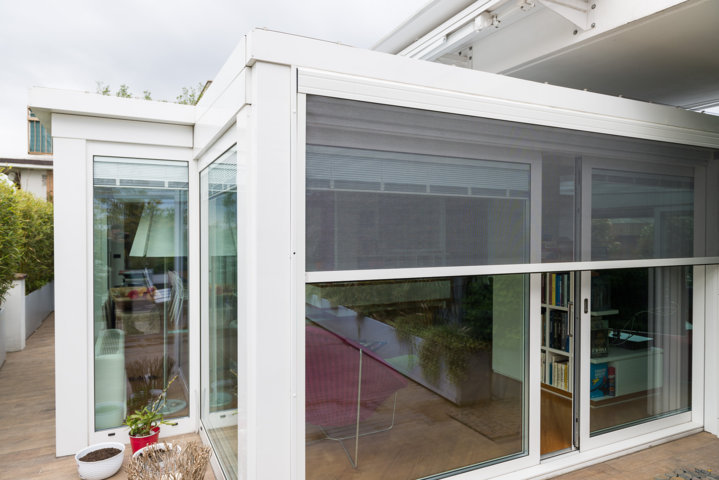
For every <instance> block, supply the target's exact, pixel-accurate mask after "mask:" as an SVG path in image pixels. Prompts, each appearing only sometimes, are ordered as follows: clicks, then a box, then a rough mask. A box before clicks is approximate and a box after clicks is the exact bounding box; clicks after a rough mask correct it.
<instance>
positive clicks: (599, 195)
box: [592, 169, 694, 260]
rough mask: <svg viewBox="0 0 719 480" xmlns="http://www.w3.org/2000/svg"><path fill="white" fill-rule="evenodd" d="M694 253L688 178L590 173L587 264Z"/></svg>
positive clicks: (691, 183) (691, 188) (691, 187)
mask: <svg viewBox="0 0 719 480" xmlns="http://www.w3.org/2000/svg"><path fill="white" fill-rule="evenodd" d="M693 254H694V179H693V178H691V177H681V176H674V175H657V174H653V173H639V172H627V171H617V170H602V169H593V170H592V260H625V259H635V258H671V257H691V256H692V255H693Z"/></svg>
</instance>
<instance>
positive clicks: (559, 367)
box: [551, 357, 569, 391]
mask: <svg viewBox="0 0 719 480" xmlns="http://www.w3.org/2000/svg"><path fill="white" fill-rule="evenodd" d="M552 371H553V372H554V373H553V375H552V382H551V385H552V386H553V387H557V388H561V389H562V390H566V391H569V359H568V358H561V357H555V358H554V361H553V362H552Z"/></svg>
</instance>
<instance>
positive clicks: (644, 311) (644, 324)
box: [590, 267, 692, 435]
mask: <svg viewBox="0 0 719 480" xmlns="http://www.w3.org/2000/svg"><path fill="white" fill-rule="evenodd" d="M591 285H592V298H591V305H592V321H591V365H590V369H591V375H590V377H591V387H590V388H591V393H590V400H591V409H590V430H591V434H592V435H597V434H600V433H603V432H606V431H611V430H616V429H618V428H622V427H625V426H629V425H635V424H637V423H642V422H646V421H648V420H652V419H655V418H659V417H663V416H667V415H671V414H675V413H680V412H685V411H688V410H689V409H690V407H691V382H692V378H691V356H692V354H691V350H692V267H658V268H649V269H623V270H603V271H595V272H592V284H591Z"/></svg>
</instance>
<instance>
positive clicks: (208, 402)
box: [200, 149, 238, 479]
mask: <svg viewBox="0 0 719 480" xmlns="http://www.w3.org/2000/svg"><path fill="white" fill-rule="evenodd" d="M200 199H201V212H202V215H201V226H200V228H201V230H202V240H203V243H204V244H203V245H202V272H203V277H204V278H203V282H202V283H203V295H205V296H206V301H203V308H202V322H203V332H207V335H206V338H203V342H202V348H203V349H205V352H203V355H202V359H203V362H206V364H205V365H203V366H202V391H203V396H202V413H201V420H202V423H203V425H204V426H205V430H206V432H207V435H208V436H209V438H210V442H211V443H212V446H213V449H214V451H215V453H216V455H217V458H218V460H219V462H220V465H221V467H222V470H223V472H224V474H225V477H226V478H231V479H236V478H237V420H238V418H237V321H238V318H237V154H236V152H235V150H234V149H233V150H230V151H229V152H228V153H226V154H225V155H223V156H222V157H221V158H219V159H218V160H217V161H215V162H214V163H212V164H211V165H210V166H209V167H207V168H206V169H205V170H203V171H202V173H201V174H200ZM205 325H206V326H205Z"/></svg>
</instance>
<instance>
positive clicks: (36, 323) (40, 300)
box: [25, 282, 55, 338]
mask: <svg viewBox="0 0 719 480" xmlns="http://www.w3.org/2000/svg"><path fill="white" fill-rule="evenodd" d="M54 309H55V282H50V283H47V284H45V285H44V286H42V287H41V288H39V289H37V290H35V291H34V292H32V293H30V294H29V295H25V338H29V337H30V335H32V334H33V332H35V330H37V329H38V328H40V325H41V324H42V321H43V320H44V319H45V318H46V317H47V316H48V315H50V313H51V312H52V311H53V310H54Z"/></svg>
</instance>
